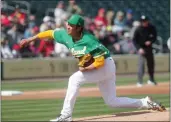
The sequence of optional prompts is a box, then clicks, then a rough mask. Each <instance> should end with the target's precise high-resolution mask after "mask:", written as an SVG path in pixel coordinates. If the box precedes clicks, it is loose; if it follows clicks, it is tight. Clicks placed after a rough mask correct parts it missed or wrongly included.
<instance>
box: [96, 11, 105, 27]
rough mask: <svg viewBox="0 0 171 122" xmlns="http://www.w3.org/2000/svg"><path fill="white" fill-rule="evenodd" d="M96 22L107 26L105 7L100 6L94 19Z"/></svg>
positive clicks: (97, 24) (98, 24)
mask: <svg viewBox="0 0 171 122" xmlns="http://www.w3.org/2000/svg"><path fill="white" fill-rule="evenodd" d="M94 23H95V25H96V26H102V27H106V26H107V20H106V18H105V9H104V8H100V9H99V10H98V14H97V16H96V17H95V19H94Z"/></svg>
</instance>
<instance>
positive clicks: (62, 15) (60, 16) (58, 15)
mask: <svg viewBox="0 0 171 122" xmlns="http://www.w3.org/2000/svg"><path fill="white" fill-rule="evenodd" d="M54 16H55V23H56V27H57V28H58V27H61V26H62V25H63V22H64V21H65V20H66V19H67V18H68V14H67V12H66V11H65V10H64V2H63V1H59V2H58V4H57V6H56V8H55V11H54Z"/></svg>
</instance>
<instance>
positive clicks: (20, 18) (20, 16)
mask: <svg viewBox="0 0 171 122" xmlns="http://www.w3.org/2000/svg"><path fill="white" fill-rule="evenodd" d="M14 17H16V18H17V19H18V23H19V24H21V23H22V21H23V19H24V20H26V14H25V13H22V12H21V10H20V8H19V6H18V5H17V6H16V8H15V11H14V13H12V14H11V15H10V20H12V18H14Z"/></svg>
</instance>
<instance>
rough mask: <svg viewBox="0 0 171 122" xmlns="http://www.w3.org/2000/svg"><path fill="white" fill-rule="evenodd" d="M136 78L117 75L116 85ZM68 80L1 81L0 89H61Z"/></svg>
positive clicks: (160, 79) (164, 76)
mask: <svg viewBox="0 0 171 122" xmlns="http://www.w3.org/2000/svg"><path fill="white" fill-rule="evenodd" d="M136 80H137V76H136V75H135V76H132V77H131V76H117V80H116V85H117V86H120V85H130V84H135V83H136ZM147 80H148V76H147V75H145V77H144V83H146V81H147ZM156 81H157V82H168V81H169V73H168V74H158V75H156ZM67 83H68V81H67V80H66V81H56V82H52V81H44V82H29V81H27V82H2V83H1V85H2V86H1V90H20V91H28V90H48V89H61V88H67ZM94 86H96V84H85V85H83V86H82V87H94Z"/></svg>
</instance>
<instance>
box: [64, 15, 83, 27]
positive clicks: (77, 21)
mask: <svg viewBox="0 0 171 122" xmlns="http://www.w3.org/2000/svg"><path fill="white" fill-rule="evenodd" d="M67 22H68V23H69V24H72V25H78V26H84V19H83V17H81V16H80V15H78V14H73V15H72V16H71V17H70V18H69V20H68V21H67Z"/></svg>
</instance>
